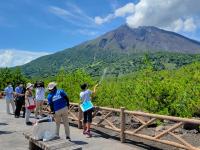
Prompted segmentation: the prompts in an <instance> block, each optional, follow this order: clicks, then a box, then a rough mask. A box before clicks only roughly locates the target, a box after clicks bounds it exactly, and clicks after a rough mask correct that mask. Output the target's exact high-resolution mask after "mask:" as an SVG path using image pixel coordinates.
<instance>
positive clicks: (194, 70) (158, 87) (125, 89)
mask: <svg viewBox="0 0 200 150" xmlns="http://www.w3.org/2000/svg"><path fill="white" fill-rule="evenodd" d="M57 82H58V83H59V86H60V87H61V88H63V89H65V90H66V91H67V93H68V95H69V96H70V98H71V100H72V101H74V102H79V92H80V87H79V86H80V84H81V83H83V82H88V83H89V85H90V88H92V86H94V85H95V83H96V82H95V81H94V80H93V78H91V77H90V76H89V75H88V74H87V73H85V72H84V71H83V70H77V71H75V72H73V73H68V74H66V73H65V72H64V70H62V71H60V73H59V74H58V76H57ZM93 101H94V103H95V104H96V105H99V106H109V107H114V108H119V107H122V106H124V107H126V108H127V109H129V110H142V111H147V112H153V113H159V114H167V115H175V116H183V117H191V116H194V115H195V114H197V113H199V109H200V63H193V64H191V65H188V66H184V67H182V68H180V69H178V70H161V71H156V70H154V69H153V67H151V66H149V67H147V68H145V69H143V70H140V71H138V72H136V73H131V74H128V75H123V76H120V77H107V78H106V79H105V80H104V81H103V82H102V84H101V85H100V86H99V88H98V92H97V95H96V98H95V99H94V100H93Z"/></svg>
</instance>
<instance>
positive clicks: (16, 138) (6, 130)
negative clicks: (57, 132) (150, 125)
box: [0, 99, 142, 150]
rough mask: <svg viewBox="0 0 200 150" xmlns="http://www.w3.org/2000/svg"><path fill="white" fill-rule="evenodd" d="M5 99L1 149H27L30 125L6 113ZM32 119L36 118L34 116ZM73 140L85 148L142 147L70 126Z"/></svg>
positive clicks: (0, 115)
mask: <svg viewBox="0 0 200 150" xmlns="http://www.w3.org/2000/svg"><path fill="white" fill-rule="evenodd" d="M5 108H6V107H5V101H4V100H1V99H0V149H1V150H27V149H28V141H27V140H26V139H25V138H24V136H23V135H22V133H23V132H24V131H27V130H31V127H30V126H26V125H25V122H24V118H18V119H16V118H14V116H13V115H7V114H6V113H5ZM32 121H34V119H33V118H32ZM70 130H71V138H72V141H73V142H75V143H77V144H79V145H82V148H83V149H84V150H86V149H87V150H110V149H115V150H122V149H125V150H141V149H142V148H139V147H136V146H134V145H129V144H122V143H120V142H119V141H117V140H114V139H111V138H104V137H102V135H100V134H98V133H93V135H94V136H93V137H92V138H86V137H85V136H84V135H83V134H82V131H81V130H79V129H77V128H75V127H70ZM61 137H62V138H64V129H63V126H61Z"/></svg>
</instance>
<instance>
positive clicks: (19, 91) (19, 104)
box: [15, 83, 24, 118]
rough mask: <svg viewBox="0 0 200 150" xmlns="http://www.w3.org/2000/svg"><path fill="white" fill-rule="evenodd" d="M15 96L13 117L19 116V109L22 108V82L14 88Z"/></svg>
mask: <svg viewBox="0 0 200 150" xmlns="http://www.w3.org/2000/svg"><path fill="white" fill-rule="evenodd" d="M15 98H16V101H15V103H16V109H15V118H19V116H20V111H21V109H22V105H23V102H24V94H23V84H21V83H20V84H19V85H18V86H17V87H16V88H15Z"/></svg>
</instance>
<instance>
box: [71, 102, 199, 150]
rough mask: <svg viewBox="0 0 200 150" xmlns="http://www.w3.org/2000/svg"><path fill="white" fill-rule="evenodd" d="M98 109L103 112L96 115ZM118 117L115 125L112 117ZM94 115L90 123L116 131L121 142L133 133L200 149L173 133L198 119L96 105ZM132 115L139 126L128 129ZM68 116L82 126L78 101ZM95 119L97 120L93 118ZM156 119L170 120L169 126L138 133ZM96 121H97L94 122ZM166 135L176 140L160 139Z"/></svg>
mask: <svg viewBox="0 0 200 150" xmlns="http://www.w3.org/2000/svg"><path fill="white" fill-rule="evenodd" d="M75 106H76V108H77V107H78V111H76V112H73V109H74V107H75ZM99 111H102V112H103V114H101V115H99V116H97V113H98V112H99ZM116 112H117V117H118V118H119V122H118V123H119V124H118V125H116V124H115V123H114V122H113V120H112V117H113V116H115V115H116ZM93 115H94V122H93V123H92V125H95V126H100V127H103V128H106V129H110V130H112V131H116V132H118V133H120V134H119V136H120V139H121V142H125V140H126V135H133V136H136V137H139V138H142V139H147V140H151V141H155V142H159V143H163V144H167V145H171V146H175V147H179V148H184V149H187V150H200V149H199V148H196V147H194V146H193V145H191V144H190V143H188V142H187V141H185V140H184V139H183V138H182V137H180V136H178V135H176V134H175V133H173V132H174V131H175V130H176V129H177V128H180V127H182V126H183V125H184V124H186V123H191V124H196V125H200V120H198V119H189V118H181V117H174V116H166V115H158V114H152V113H145V112H139V111H129V110H125V108H123V107H122V108H120V109H116V108H108V107H98V106H95V112H94V113H93ZM127 116H129V117H133V118H134V119H135V120H137V122H138V123H139V127H138V128H136V129H133V130H130V129H129V128H127V124H128V123H127V119H126V117H127ZM141 117H144V118H148V119H147V120H144V119H143V118H141ZM69 118H71V119H73V120H74V121H77V122H78V128H79V129H81V128H82V111H81V109H80V107H79V104H78V103H70V109H69ZM95 119H97V120H95ZM156 120H168V121H171V123H170V126H169V128H167V129H164V131H159V132H155V134H154V135H152V136H150V135H145V134H142V133H139V132H140V131H142V130H143V129H144V128H147V127H148V126H149V125H151V124H152V123H153V122H155V121H156ZM95 121H97V122H95ZM166 135H170V136H172V137H174V138H175V139H177V141H179V142H176V141H170V140H166V139H161V138H162V137H165V136H166Z"/></svg>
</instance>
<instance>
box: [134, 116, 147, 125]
mask: <svg viewBox="0 0 200 150" xmlns="http://www.w3.org/2000/svg"><path fill="white" fill-rule="evenodd" d="M132 117H133V118H135V119H136V120H138V121H139V122H140V123H142V124H146V122H144V121H143V120H142V119H140V118H139V117H137V116H134V115H133V116H132Z"/></svg>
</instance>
